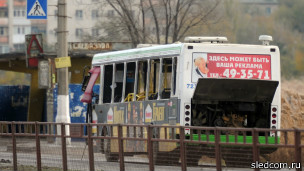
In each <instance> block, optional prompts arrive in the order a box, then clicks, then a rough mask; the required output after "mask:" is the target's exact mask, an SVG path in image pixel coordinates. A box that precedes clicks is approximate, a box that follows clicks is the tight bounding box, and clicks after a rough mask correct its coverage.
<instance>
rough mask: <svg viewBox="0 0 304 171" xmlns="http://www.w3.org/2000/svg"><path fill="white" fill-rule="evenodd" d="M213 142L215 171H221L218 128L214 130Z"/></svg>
mask: <svg viewBox="0 0 304 171" xmlns="http://www.w3.org/2000/svg"><path fill="white" fill-rule="evenodd" d="M214 134H215V141H214V145H215V159H216V170H217V171H221V170H222V161H221V158H222V156H221V146H220V141H221V138H220V131H219V130H218V128H215V132H214Z"/></svg>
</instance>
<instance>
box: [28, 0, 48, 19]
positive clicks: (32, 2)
mask: <svg viewBox="0 0 304 171" xmlns="http://www.w3.org/2000/svg"><path fill="white" fill-rule="evenodd" d="M26 12H27V19H47V0H27V7H26Z"/></svg>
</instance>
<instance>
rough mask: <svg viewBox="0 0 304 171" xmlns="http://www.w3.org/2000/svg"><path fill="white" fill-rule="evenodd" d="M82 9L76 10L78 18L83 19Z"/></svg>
mask: <svg viewBox="0 0 304 171" xmlns="http://www.w3.org/2000/svg"><path fill="white" fill-rule="evenodd" d="M82 17H83V15H82V10H76V19H82Z"/></svg>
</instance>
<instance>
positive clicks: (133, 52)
mask: <svg viewBox="0 0 304 171" xmlns="http://www.w3.org/2000/svg"><path fill="white" fill-rule="evenodd" d="M182 46H183V44H182V43H178V44H168V45H157V46H151V47H144V48H136V49H128V50H121V51H115V52H107V53H98V54H96V55H94V57H93V61H92V65H100V64H106V63H113V62H118V61H135V60H138V59H143V58H148V57H149V58H151V57H164V56H176V55H179V54H180V53H181V49H182Z"/></svg>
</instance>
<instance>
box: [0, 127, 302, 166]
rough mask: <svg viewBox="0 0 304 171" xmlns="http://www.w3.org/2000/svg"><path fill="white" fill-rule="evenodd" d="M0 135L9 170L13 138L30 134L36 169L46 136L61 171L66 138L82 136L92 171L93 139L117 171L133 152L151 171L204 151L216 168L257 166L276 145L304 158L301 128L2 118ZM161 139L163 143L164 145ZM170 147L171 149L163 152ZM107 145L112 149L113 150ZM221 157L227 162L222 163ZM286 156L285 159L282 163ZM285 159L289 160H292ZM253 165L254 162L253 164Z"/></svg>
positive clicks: (188, 161)
mask: <svg viewBox="0 0 304 171" xmlns="http://www.w3.org/2000/svg"><path fill="white" fill-rule="evenodd" d="M75 127H77V128H78V129H77V130H78V131H77V132H75V131H74V132H73V131H69V130H70V129H71V128H75ZM93 127H94V129H97V133H96V134H93V133H92V128H93ZM185 130H190V134H185ZM270 135H274V136H270ZM0 136H1V137H6V138H7V139H9V141H8V142H11V146H12V169H13V170H15V171H17V170H20V169H19V168H18V158H17V155H18V150H17V149H18V143H17V141H16V140H17V139H18V138H20V137H28V138H30V137H32V138H31V139H34V140H35V158H36V166H35V170H38V171H41V170H44V169H43V165H46V164H43V163H47V162H46V161H45V159H44V158H43V159H42V155H43V156H45V154H44V152H42V151H43V150H42V149H45V148H47V146H44V145H43V148H42V147H41V142H42V139H44V138H45V137H54V138H57V140H56V143H57V144H60V145H59V146H60V147H61V156H60V158H61V161H62V167H60V168H62V170H63V171H68V170H71V169H70V168H68V165H69V164H68V163H69V160H68V154H67V148H70V147H69V145H68V144H69V143H70V138H72V139H77V138H80V139H84V140H85V142H86V144H87V146H88V150H87V159H88V168H87V169H89V170H90V171H94V170H95V169H96V168H95V167H96V166H97V165H96V163H98V160H96V159H94V157H95V156H97V155H96V154H94V143H95V142H98V143H97V144H100V146H102V147H101V151H107V153H108V154H107V155H109V156H110V157H112V158H111V159H115V161H117V162H119V170H121V171H124V170H125V163H126V160H125V157H126V156H129V155H128V154H131V153H132V154H146V156H147V158H146V159H147V161H146V162H144V163H145V164H146V165H147V166H148V168H147V169H148V170H150V171H154V170H155V169H156V170H157V169H158V168H156V166H158V165H159V163H161V161H166V162H167V164H168V163H169V158H171V159H172V163H173V164H172V165H174V166H175V167H180V169H181V170H182V171H186V170H187V169H188V165H191V166H193V165H195V166H198V164H197V163H198V161H199V160H200V159H201V157H202V156H203V155H207V156H209V157H210V158H214V159H215V167H216V170H218V171H221V170H222V167H224V166H225V167H233V166H235V165H237V164H239V163H241V162H242V161H244V162H245V164H246V165H248V167H251V168H252V169H254V170H260V169H261V167H259V166H258V165H259V163H260V162H261V163H262V162H264V163H265V159H263V160H261V156H262V155H265V154H271V153H274V152H275V151H277V149H278V148H288V149H293V150H294V153H293V154H294V156H293V159H290V161H292V162H294V163H296V164H298V165H295V167H294V169H296V170H297V171H300V170H301V169H302V167H301V164H302V165H303V162H304V161H303V159H302V156H303V152H302V149H303V147H304V144H301V138H302V140H303V137H304V130H303V129H259V128H226V127H185V126H159V125H126V124H76V123H71V124H68V123H49V122H0ZM108 140H111V144H112V145H114V144H115V143H117V146H116V147H117V148H116V149H114V148H112V149H111V148H109V149H105V148H106V147H107V146H105V145H104V144H105V143H106V141H108ZM25 142H26V140H25ZM67 142H68V144H67ZM114 142H115V143H114ZM164 144H167V146H166V145H164ZM168 144H169V145H168ZM169 148H171V149H173V150H171V151H166V150H168V149H169ZM113 149H114V150H113ZM138 149H140V150H138ZM109 150H110V152H109ZM111 150H112V152H113V153H111ZM238 150H239V151H240V152H238ZM83 155H84V154H83ZM83 155H82V158H83ZM111 155H112V156H111ZM46 157H47V156H46ZM54 157H55V156H54ZM72 157H73V156H72ZM237 157H238V158H237ZM0 158H1V154H0ZM82 158H81V159H82ZM106 158H107V157H106ZM144 159H145V158H144V157H143V160H144ZM42 160H43V162H42ZM48 160H49V159H48ZM223 161H225V165H224V164H223ZM290 161H286V163H287V162H290ZM267 162H272V161H267ZM274 162H275V161H274ZM281 162H282V161H281ZM250 163H251V164H250ZM165 164H166V163H165ZM288 164H289V165H290V164H291V163H288ZM170 165H171V164H170ZM253 165H254V167H252V166H253ZM0 166H1V165H0ZM70 166H71V164H70ZM98 167H100V166H98ZM113 167H114V166H113Z"/></svg>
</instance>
